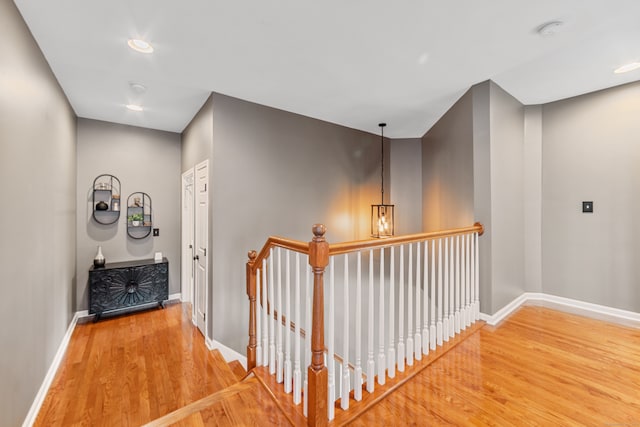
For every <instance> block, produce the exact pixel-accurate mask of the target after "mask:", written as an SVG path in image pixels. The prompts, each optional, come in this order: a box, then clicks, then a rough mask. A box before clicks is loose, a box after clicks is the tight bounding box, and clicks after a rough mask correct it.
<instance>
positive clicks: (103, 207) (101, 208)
mask: <svg viewBox="0 0 640 427" xmlns="http://www.w3.org/2000/svg"><path fill="white" fill-rule="evenodd" d="M108 209H109V205H108V204H107V202H105V201H102V200H101V201H99V202H98V203H96V210H97V211H106V210H108Z"/></svg>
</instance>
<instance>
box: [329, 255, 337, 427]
mask: <svg viewBox="0 0 640 427" xmlns="http://www.w3.org/2000/svg"><path fill="white" fill-rule="evenodd" d="M334 261H335V257H333V256H332V257H330V258H329V331H328V335H329V336H328V340H329V342H328V344H327V350H328V351H327V368H328V369H327V370H328V376H329V378H328V390H327V392H328V394H329V396H328V399H329V400H328V402H327V407H328V411H329V420H332V419H333V417H334V416H335V405H334V403H335V401H336V367H335V364H336V361H335V350H334V348H335V347H334V338H335V330H334V327H335V292H334V290H335V265H334Z"/></svg>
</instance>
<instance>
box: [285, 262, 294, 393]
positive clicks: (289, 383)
mask: <svg viewBox="0 0 640 427" xmlns="http://www.w3.org/2000/svg"><path fill="white" fill-rule="evenodd" d="M290 253H291V252H290V251H289V250H287V251H285V254H286V257H285V261H286V267H287V274H286V275H285V302H284V306H285V312H284V319H285V321H286V323H285V325H284V334H285V335H284V336H285V341H284V342H285V344H284V392H285V393H291V392H292V391H293V378H292V372H291V260H290V256H289V254H290Z"/></svg>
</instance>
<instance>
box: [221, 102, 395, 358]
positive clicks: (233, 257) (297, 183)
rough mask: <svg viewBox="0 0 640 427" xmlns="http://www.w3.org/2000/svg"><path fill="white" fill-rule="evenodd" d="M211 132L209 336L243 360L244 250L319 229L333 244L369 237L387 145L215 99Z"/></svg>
mask: <svg viewBox="0 0 640 427" xmlns="http://www.w3.org/2000/svg"><path fill="white" fill-rule="evenodd" d="M213 130H214V134H213V135H214V141H213V156H212V158H213V163H212V168H211V173H212V190H213V191H212V199H211V200H212V208H211V209H212V210H211V224H212V241H211V242H210V246H211V253H212V258H213V263H214V265H213V269H212V274H211V277H212V290H213V292H212V293H211V294H212V298H213V310H212V311H210V314H211V316H210V319H211V320H212V322H211V324H210V328H212V329H210V331H213V334H212V335H213V338H214V339H216V340H218V341H221V342H222V343H224V344H225V345H227V346H229V347H231V348H233V349H235V350H236V351H239V352H242V353H244V352H245V349H246V345H247V339H248V338H247V324H248V302H247V297H246V294H245V277H244V265H245V263H246V260H247V258H246V254H247V251H248V250H249V249H256V250H259V249H260V248H261V247H262V245H263V244H264V242H265V240H266V239H267V237H268V236H269V235H281V236H287V237H290V238H294V239H299V240H303V241H308V240H310V239H311V237H312V235H311V225H312V224H314V223H317V222H321V223H324V224H326V225H327V229H328V232H327V239H328V240H329V241H330V242H339V241H345V240H354V239H362V238H367V237H368V236H369V231H370V230H369V216H370V205H371V203H378V200H379V195H380V193H379V185H380V138H379V136H377V135H372V134H368V133H364V132H361V131H356V130H353V129H348V128H344V127H341V126H338V125H334V124H330V123H327V122H322V121H319V120H315V119H310V118H307V117H303V116H300V115H296V114H292V113H288V112H284V111H280V110H275V109H273V108H268V107H264V106H260V105H257V104H253V103H250V102H245V101H241V100H238V99H234V98H230V97H227V96H223V95H218V94H213ZM385 147H386V150H387V152H386V156H387V159H386V164H387V165H388V164H389V158H388V150H389V144H385ZM387 172H388V168H387ZM387 182H389V181H388V176H387ZM387 201H388V200H387Z"/></svg>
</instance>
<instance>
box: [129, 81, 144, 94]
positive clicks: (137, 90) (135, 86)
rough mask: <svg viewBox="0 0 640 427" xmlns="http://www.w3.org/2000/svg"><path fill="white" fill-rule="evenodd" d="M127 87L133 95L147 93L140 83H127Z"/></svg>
mask: <svg viewBox="0 0 640 427" xmlns="http://www.w3.org/2000/svg"><path fill="white" fill-rule="evenodd" d="M129 87H130V88H131V90H132V91H133V92H134V93H138V94H142V93H145V92H146V91H147V87H146V86H145V85H143V84H140V83H135V82H129Z"/></svg>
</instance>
